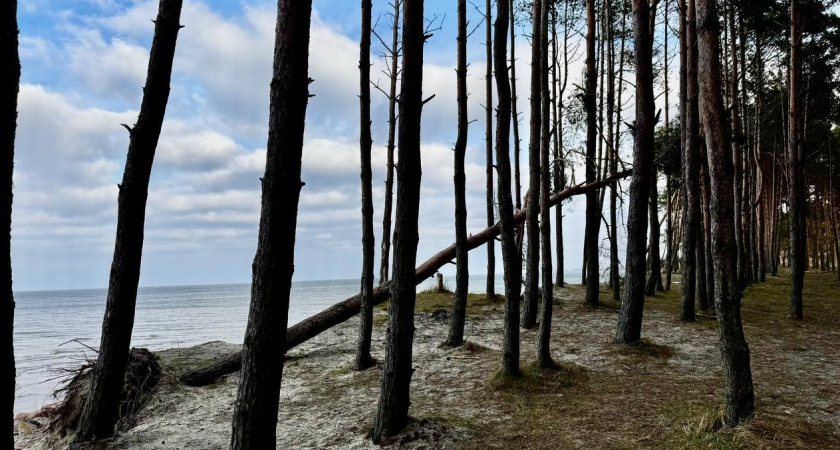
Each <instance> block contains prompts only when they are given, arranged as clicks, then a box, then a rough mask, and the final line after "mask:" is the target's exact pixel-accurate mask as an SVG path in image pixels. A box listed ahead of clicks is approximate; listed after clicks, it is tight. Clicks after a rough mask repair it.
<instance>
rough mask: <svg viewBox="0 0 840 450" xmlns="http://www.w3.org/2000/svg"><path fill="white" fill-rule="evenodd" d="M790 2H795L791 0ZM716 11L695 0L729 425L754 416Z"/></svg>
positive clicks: (711, 0) (709, 1)
mask: <svg viewBox="0 0 840 450" xmlns="http://www.w3.org/2000/svg"><path fill="white" fill-rule="evenodd" d="M794 1H796V0H794ZM719 28H720V27H719V25H718V15H717V7H716V1H715V0H697V31H698V42H699V45H698V48H699V52H698V63H699V66H700V67H703V68H704V70H702V71H700V81H699V83H700V97H701V101H700V105H701V108H702V109H701V114H702V118H703V126H704V129H705V136H706V147H707V148H708V159H709V176H710V179H711V185H712V190H711V191H712V233H713V237H712V240H711V245H712V253H713V255H714V266H715V270H714V274H715V286H716V289H715V311H716V313H717V319H718V329H719V335H720V348H721V355H722V357H723V366H724V371H725V373H726V416H725V418H724V421H725V423H726V424H727V425H730V426H734V425H737V424H739V423H742V422H744V421H746V420H749V419H751V418H752V417H753V415H754V410H755V397H754V394H753V384H752V372H751V370H750V350H749V347H748V346H747V341H746V340H745V339H744V330H743V328H742V324H741V291H740V287H739V285H738V273H737V255H736V254H735V252H734V251H733V250H735V249H736V247H735V225H734V223H735V222H734V218H733V209H734V194H733V185H732V175H733V172H734V167H733V163H732V155H729V154H728V152H727V146H726V139H725V136H726V130H725V126H726V125H725V123H724V120H723V99H722V97H721V91H720V80H721V74H720V58H719V45H720V43H719V41H718V33H719V32H720V29H719Z"/></svg>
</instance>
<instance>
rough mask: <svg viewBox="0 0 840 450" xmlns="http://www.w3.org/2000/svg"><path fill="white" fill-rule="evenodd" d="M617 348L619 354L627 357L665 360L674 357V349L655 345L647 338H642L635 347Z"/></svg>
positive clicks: (623, 346) (624, 346)
mask: <svg viewBox="0 0 840 450" xmlns="http://www.w3.org/2000/svg"><path fill="white" fill-rule="evenodd" d="M617 347H618V349H619V351H620V352H621V353H624V354H628V355H639V356H646V357H652V358H665V359H667V358H670V357H672V356H674V349H673V348H672V347H670V346H668V345H661V344H657V343H655V342H653V341H651V340H650V339H648V338H642V341H641V342H639V343H638V344H636V345H618V346H617Z"/></svg>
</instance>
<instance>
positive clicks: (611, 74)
mask: <svg viewBox="0 0 840 450" xmlns="http://www.w3.org/2000/svg"><path fill="white" fill-rule="evenodd" d="M604 6H605V7H606V8H607V21H608V25H607V63H606V64H607V68H606V70H607V138H606V140H607V151H608V158H607V160H608V164H609V171H610V174H611V175H612V174H615V172H616V171H617V170H618V153H617V152H618V148H617V147H616V146H615V145H614V142H615V140H614V137H615V136H614V133H613V125H614V119H615V117H614V113H615V75H616V74H615V34H614V33H615V31H614V27H613V24H614V20H613V13H612V11H613V9H612V5H611V4H610V2H606V5H604ZM623 31H624V30H622V32H623ZM616 188H617V186H610V188H609V191H610V206H609V207H610V220H609V224H610V228H609V230H607V231H608V233H609V237H610V276H609V285H610V288H611V289H612V291H613V300H620V298H621V297H620V294H621V287H619V284H620V283H619V281H618V280H619V274H618V240H617V239H613V238H614V237H616V230H615V228H616V226H617V224H616V223H615V221H616V197H617V195H616V194H617V193H616Z"/></svg>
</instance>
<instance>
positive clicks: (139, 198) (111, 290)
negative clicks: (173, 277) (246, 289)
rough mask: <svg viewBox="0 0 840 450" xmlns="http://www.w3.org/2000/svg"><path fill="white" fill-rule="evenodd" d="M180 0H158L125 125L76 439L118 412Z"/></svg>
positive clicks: (102, 431) (105, 425)
mask: <svg viewBox="0 0 840 450" xmlns="http://www.w3.org/2000/svg"><path fill="white" fill-rule="evenodd" d="M181 4H182V1H181V0H161V2H160V6H159V9H158V15H157V19H156V20H155V34H154V38H153V40H152V49H151V53H150V55H149V66H148V71H147V74H146V86H145V87H144V88H143V101H142V104H141V106H140V114H139V116H138V118H137V123H136V124H135V125H134V127H133V128H130V127H128V126H126V128H128V129H129V137H130V141H129V145H128V156H127V157H126V162H125V172H123V179H122V183H120V184H119V185H118V187H119V197H118V203H117V206H118V208H117V235H116V243H115V245H114V258H113V262H112V263H111V274H110V279H109V281H108V298H107V302H106V305H105V317H104V319H103V320H102V338H101V343H100V347H99V353H98V354H97V359H96V364H95V366H94V369H93V376H92V378H91V380H92V381H91V384H90V393H89V394H88V397H87V400H86V401H85V405H84V407H83V409H82V414H81V417H80V419H79V426H78V429H77V431H76V433H77V434H76V439H77V440H78V441H90V440H93V439H102V438H107V437H110V436H112V435H113V434H114V425H115V424H116V423H117V421H118V419H119V415H120V404H119V399H120V393H121V392H122V389H123V385H124V378H125V369H126V364H127V363H128V352H129V346H130V344H131V330H132V328H133V327H134V307H135V304H136V302H137V284H138V283H139V280H140V261H141V259H142V254H143V231H144V230H143V227H144V224H145V220H146V199H147V197H148V193H149V179H150V177H151V174H152V163H153V161H154V157H155V149H156V148H157V143H158V138H159V137H160V130H161V127H162V126H163V118H164V115H165V113H166V103H167V101H168V99H169V82H170V78H171V76H172V61H173V59H174V57H175V42H176V40H177V38H178V30H179V29H180V28H181V25H180V24H179V19H180V16H181Z"/></svg>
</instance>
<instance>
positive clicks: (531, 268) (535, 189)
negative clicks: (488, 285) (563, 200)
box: [522, 0, 543, 329]
mask: <svg viewBox="0 0 840 450" xmlns="http://www.w3.org/2000/svg"><path fill="white" fill-rule="evenodd" d="M541 5H542V1H541V0H533V7H532V10H531V23H532V24H533V28H532V31H531V35H532V36H533V38H532V42H531V129H530V131H531V133H530V141H529V144H528V173H529V180H528V194H527V195H528V200H527V203H528V205H530V206H531V207H530V208H528V214H527V215H526V219H525V232H526V242H527V244H528V251H527V253H526V255H525V292H524V296H525V299H524V300H525V301H524V302H523V304H522V328H526V329H530V328H534V327H535V326H536V325H537V301H538V299H539V288H538V287H539V273H540V272H539V270H540V231H539V220H538V217H539V216H538V214H539V208H536V207H535V206H536V205H539V202H540V143H541V138H540V129H541V126H542V118H541V116H540V114H541V101H542V93H541V89H542V73H541V72H542V65H541V63H540V61H541V59H542V29H543V23H542V6H541Z"/></svg>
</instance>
